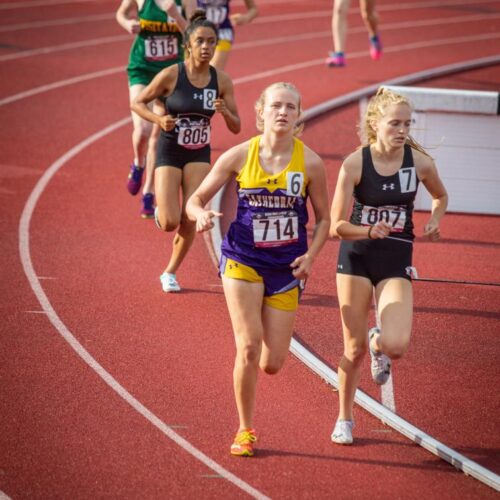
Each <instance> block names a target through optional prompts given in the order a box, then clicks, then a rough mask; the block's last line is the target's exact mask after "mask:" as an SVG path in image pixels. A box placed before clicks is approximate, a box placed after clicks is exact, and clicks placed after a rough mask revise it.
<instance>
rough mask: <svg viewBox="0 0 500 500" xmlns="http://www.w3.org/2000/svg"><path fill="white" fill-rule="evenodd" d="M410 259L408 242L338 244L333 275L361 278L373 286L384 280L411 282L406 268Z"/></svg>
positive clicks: (344, 241)
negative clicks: (403, 279) (335, 269)
mask: <svg viewBox="0 0 500 500" xmlns="http://www.w3.org/2000/svg"><path fill="white" fill-rule="evenodd" d="M412 255H413V244H412V242H411V241H409V240H408V241H406V240H405V241H401V240H393V239H387V238H386V239H382V240H379V239H377V240H354V241H353V240H342V241H341V242H340V250H339V257H338V261H337V273H340V274H350V275H353V276H363V277H365V278H368V279H369V280H370V281H371V282H372V284H373V286H376V285H377V284H378V283H380V282H381V281H382V280H385V279H387V278H405V279H407V280H410V281H411V276H410V273H409V270H408V271H407V268H409V267H410V266H411V265H412Z"/></svg>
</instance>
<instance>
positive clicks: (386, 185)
mask: <svg viewBox="0 0 500 500" xmlns="http://www.w3.org/2000/svg"><path fill="white" fill-rule="evenodd" d="M382 189H383V190H384V191H387V190H388V189H390V190H391V191H392V190H394V189H396V185H395V184H394V183H393V182H391V183H390V184H384V185H383V186H382Z"/></svg>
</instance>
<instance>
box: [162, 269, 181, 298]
mask: <svg viewBox="0 0 500 500" xmlns="http://www.w3.org/2000/svg"><path fill="white" fill-rule="evenodd" d="M160 281H161V286H162V288H163V291H164V292H166V293H169V292H180V291H181V287H180V286H179V283H177V279H176V278H175V274H172V273H163V274H162V275H161V276H160Z"/></svg>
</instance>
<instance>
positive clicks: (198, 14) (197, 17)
mask: <svg viewBox="0 0 500 500" xmlns="http://www.w3.org/2000/svg"><path fill="white" fill-rule="evenodd" d="M197 28H211V29H212V30H213V31H214V33H215V37H216V38H217V41H219V37H218V35H217V26H215V24H214V23H213V22H212V21H209V20H208V19H207V14H206V12H205V11H204V10H203V9H196V10H195V11H194V12H193V14H192V15H191V17H190V18H189V25H188V27H187V28H186V31H185V32H184V45H186V46H187V44H188V43H189V37H190V36H191V34H192V33H193V31H195V30H196V29H197Z"/></svg>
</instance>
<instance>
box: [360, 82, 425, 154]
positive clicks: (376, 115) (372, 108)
mask: <svg viewBox="0 0 500 500" xmlns="http://www.w3.org/2000/svg"><path fill="white" fill-rule="evenodd" d="M392 104H406V105H407V106H408V107H409V108H410V110H411V111H413V105H412V104H411V102H410V100H409V99H408V98H407V97H405V96H404V95H401V94H398V93H396V92H393V91H392V90H390V89H387V88H385V87H379V89H378V90H377V93H376V94H375V95H374V96H373V97H372V98H371V99H370V100H369V102H368V106H367V107H366V111H365V115H364V117H363V122H362V123H361V124H360V127H359V128H360V135H361V137H362V139H361V141H362V143H363V146H368V145H370V144H373V143H375V142H377V132H376V130H374V128H373V127H372V124H371V122H372V121H377V120H379V119H380V118H381V117H382V116H384V115H385V113H386V110H387V108H388V107H389V106H391V105H392ZM405 143H406V144H409V145H410V146H411V147H412V148H413V149H416V150H417V151H420V152H421V153H423V154H424V155H426V156H429V157H430V155H429V153H427V151H425V149H424V148H423V147H422V146H421V145H420V144H419V143H418V142H417V141H416V140H415V139H413V137H411V135H408V137H407V138H406V141H405Z"/></svg>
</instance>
